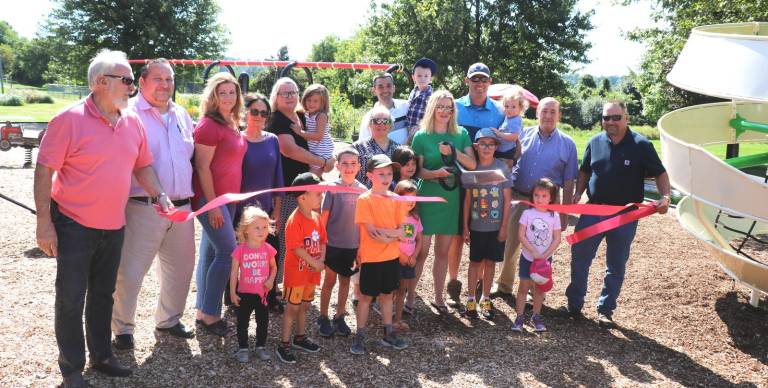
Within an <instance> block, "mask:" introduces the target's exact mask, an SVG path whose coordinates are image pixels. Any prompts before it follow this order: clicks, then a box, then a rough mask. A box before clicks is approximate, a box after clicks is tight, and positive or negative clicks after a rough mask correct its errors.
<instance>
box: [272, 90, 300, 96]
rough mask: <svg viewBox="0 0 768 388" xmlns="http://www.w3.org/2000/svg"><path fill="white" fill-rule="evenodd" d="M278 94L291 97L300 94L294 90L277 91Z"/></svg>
mask: <svg viewBox="0 0 768 388" xmlns="http://www.w3.org/2000/svg"><path fill="white" fill-rule="evenodd" d="M277 95H278V96H280V97H283V98H291V97H295V96H298V95H299V92H297V91H295V90H292V91H290V92H280V93H277Z"/></svg>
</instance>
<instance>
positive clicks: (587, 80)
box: [578, 74, 597, 98]
mask: <svg viewBox="0 0 768 388" xmlns="http://www.w3.org/2000/svg"><path fill="white" fill-rule="evenodd" d="M596 88H597V82H596V81H595V77H593V76H592V75H590V74H585V75H584V76H582V77H581V79H580V80H579V86H578V94H579V96H581V98H588V97H589V96H592V95H594V94H595V89H596Z"/></svg>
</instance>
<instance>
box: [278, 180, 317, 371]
mask: <svg viewBox="0 0 768 388" xmlns="http://www.w3.org/2000/svg"><path fill="white" fill-rule="evenodd" d="M319 183H320V179H319V178H318V177H317V176H315V174H312V173H310V172H305V173H303V174H299V175H298V176H297V177H296V179H294V180H293V183H292V184H291V186H304V185H316V184H319ZM291 194H292V195H295V196H296V199H297V202H298V204H299V206H298V207H297V208H296V210H294V211H293V213H291V215H290V216H289V217H288V220H286V221H285V279H284V280H285V283H284V287H285V292H284V299H285V300H286V301H287V302H288V303H287V306H286V308H285V312H284V313H283V325H282V337H281V339H280V340H281V342H280V345H278V347H277V352H276V353H277V357H278V358H279V359H280V361H282V362H285V363H288V364H293V363H295V362H296V356H295V355H294V354H293V351H292V350H291V347H293V348H296V349H301V350H304V351H306V352H310V353H316V352H318V351H320V346H318V345H317V344H315V343H314V342H312V341H311V340H310V339H309V337H307V334H306V329H307V311H308V310H309V306H310V305H311V304H312V300H313V299H314V298H315V287H316V286H317V285H318V284H320V271H322V270H323V269H324V268H325V264H324V262H325V245H326V244H327V241H328V239H327V237H326V234H325V226H324V225H323V223H322V222H321V220H320V214H318V213H317V212H315V211H314V210H312V209H319V208H320V203H321V201H322V199H323V193H322V192H319V191H303V192H293V193H291ZM294 322H296V335H294V336H293V341H292V342H291V329H292V328H293V323H294Z"/></svg>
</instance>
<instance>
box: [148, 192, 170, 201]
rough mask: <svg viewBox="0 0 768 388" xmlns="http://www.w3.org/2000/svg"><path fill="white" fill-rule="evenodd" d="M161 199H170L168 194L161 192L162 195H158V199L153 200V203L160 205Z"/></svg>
mask: <svg viewBox="0 0 768 388" xmlns="http://www.w3.org/2000/svg"><path fill="white" fill-rule="evenodd" d="M160 197H168V194H166V193H164V192H160V194H158V195H157V197H153V198H152V203H158V202H159V201H160Z"/></svg>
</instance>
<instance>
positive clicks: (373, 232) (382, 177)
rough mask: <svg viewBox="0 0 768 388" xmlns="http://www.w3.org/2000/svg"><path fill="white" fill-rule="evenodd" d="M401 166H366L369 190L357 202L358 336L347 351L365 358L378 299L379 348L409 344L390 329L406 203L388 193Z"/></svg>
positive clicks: (384, 160)
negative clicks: (372, 309) (381, 332)
mask: <svg viewBox="0 0 768 388" xmlns="http://www.w3.org/2000/svg"><path fill="white" fill-rule="evenodd" d="M394 168H400V165H399V164H397V163H394V162H392V161H391V160H390V159H389V158H388V157H387V156H386V155H383V154H380V155H375V156H374V157H372V158H371V159H370V160H368V164H367V169H366V170H367V171H368V172H367V173H366V175H367V177H368V179H369V180H370V181H371V183H372V185H371V189H370V190H368V191H366V192H365V193H363V194H361V195H360V197H359V198H358V199H357V208H356V209H355V223H356V224H357V225H358V227H359V229H360V248H359V249H358V257H359V260H360V294H361V295H360V301H359V302H358V304H357V333H356V334H355V337H354V339H353V340H352V347H351V348H350V351H351V352H352V353H353V354H365V344H364V342H365V327H366V325H367V324H368V313H369V307H370V305H371V301H372V300H373V298H377V300H378V302H379V306H380V307H381V317H382V320H383V321H384V338H382V340H381V344H382V345H384V346H391V347H393V348H395V349H398V350H400V349H405V348H407V347H408V344H406V343H405V341H403V340H402V339H400V338H399V337H398V336H397V335H396V334H395V331H394V330H393V328H392V293H393V292H394V291H396V290H397V289H398V288H399V287H400V260H399V257H400V239H401V238H403V232H402V229H401V226H402V224H403V222H404V221H405V216H406V214H407V213H408V208H407V207H406V206H405V202H400V201H395V200H394V199H393V198H392V196H394V195H395V194H394V193H392V192H391V191H389V186H390V184H391V183H392V177H393V172H394V171H393V169H394Z"/></svg>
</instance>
